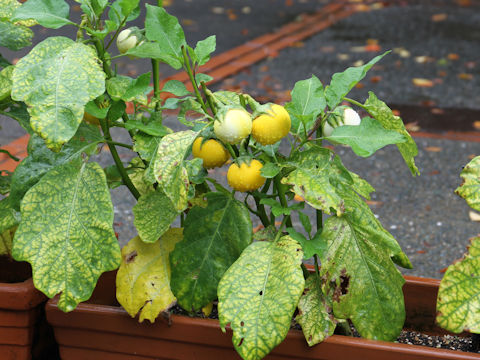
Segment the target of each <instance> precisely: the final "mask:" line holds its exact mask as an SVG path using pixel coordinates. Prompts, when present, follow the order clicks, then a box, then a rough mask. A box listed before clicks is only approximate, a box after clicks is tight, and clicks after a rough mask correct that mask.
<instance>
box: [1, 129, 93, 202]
mask: <svg viewBox="0 0 480 360" xmlns="http://www.w3.org/2000/svg"><path fill="white" fill-rule="evenodd" d="M101 140H102V137H101V135H100V132H99V131H98V129H97V128H96V127H95V126H92V125H87V124H82V125H81V126H80V127H79V129H78V130H77V133H76V134H75V136H74V137H73V138H72V139H71V140H70V141H69V142H68V143H67V144H65V146H64V147H63V148H62V150H61V151H60V152H58V153H54V152H52V151H50V150H49V149H48V148H47V147H46V145H45V142H44V141H43V139H42V138H40V136H38V135H36V134H34V135H32V136H31V137H30V140H29V142H28V147H27V150H28V156H27V157H26V158H25V159H23V161H22V162H21V163H20V164H19V165H18V166H17V167H16V169H15V172H14V173H13V177H12V185H11V191H10V198H11V201H12V202H11V205H12V206H13V207H14V208H15V209H20V201H21V200H22V198H23V196H24V195H25V193H26V192H27V191H28V190H29V189H30V188H31V187H32V186H33V185H35V184H36V183H37V182H38V181H39V180H40V179H41V178H42V177H43V176H44V175H45V174H46V173H47V172H48V171H50V170H51V169H52V168H54V167H56V166H59V165H62V164H65V163H68V162H71V161H75V160H78V159H80V158H81V156H82V154H83V153H86V154H89V155H91V154H93V153H94V152H95V151H96V148H97V144H98V142H99V141H101Z"/></svg>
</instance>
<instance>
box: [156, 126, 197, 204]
mask: <svg viewBox="0 0 480 360" xmlns="http://www.w3.org/2000/svg"><path fill="white" fill-rule="evenodd" d="M197 135H198V133H196V132H193V131H190V130H186V131H178V132H176V133H173V134H168V135H166V136H164V137H163V138H162V140H160V144H159V145H158V150H157V153H156V155H155V158H154V159H153V172H154V175H155V179H156V180H157V182H158V186H159V187H160V188H161V189H162V190H163V191H164V193H165V194H166V195H167V196H168V197H169V198H170V200H171V201H172V204H173V206H174V207H175V209H177V210H178V211H179V212H180V211H183V210H185V208H186V207H187V198H188V189H189V187H190V186H191V185H190V182H189V181H188V172H187V169H186V168H185V161H184V159H185V156H186V154H187V153H188V152H189V151H190V148H191V145H192V143H193V141H194V140H195V138H196V137H197Z"/></svg>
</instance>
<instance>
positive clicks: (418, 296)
mask: <svg viewBox="0 0 480 360" xmlns="http://www.w3.org/2000/svg"><path fill="white" fill-rule="evenodd" d="M109 276H112V275H109ZM438 284H439V281H438V280H435V279H424V278H418V277H410V276H408V277H406V285H405V287H404V293H405V297H406V309H407V321H406V327H407V328H412V327H415V326H416V324H417V323H419V322H420V323H421V322H422V321H423V320H422V318H420V319H412V318H411V316H412V314H413V315H414V316H416V315H418V313H419V312H420V313H423V312H425V315H426V321H429V322H430V323H429V324H427V326H425V328H426V329H427V330H426V332H427V333H433V334H442V333H446V332H445V331H443V330H442V329H440V328H438V327H436V326H435V325H434V323H433V321H434V317H435V308H434V307H432V304H435V299H436V293H437V291H438ZM110 290H111V289H110ZM412 296H413V298H411V297H412ZM432 301H433V302H432ZM428 303H429V304H430V305H428ZM56 305H57V298H54V299H51V300H50V301H49V302H48V303H47V306H46V311H47V318H48V321H49V322H50V323H51V324H52V325H53V326H54V327H58V328H57V329H56V330H55V331H56V334H57V340H58V341H59V343H60V346H61V347H64V348H71V347H75V348H79V347H81V346H85V347H86V348H89V349H90V350H89V351H94V350H95V349H98V351H100V352H102V351H103V352H104V351H107V352H108V351H113V352H118V353H119V356H120V354H125V353H128V352H129V351H132V354H133V353H136V354H138V355H140V356H144V357H145V358H158V354H157V353H155V350H151V349H150V348H152V347H153V348H155V346H154V345H153V344H154V343H155V342H161V343H162V351H165V352H166V353H165V355H164V354H163V353H162V356H166V357H167V354H168V353H169V351H170V352H171V354H172V356H175V357H176V356H177V355H178V354H177V353H176V352H175V349H171V350H168V349H167V348H166V347H168V346H174V347H177V348H178V347H179V346H187V345H188V344H194V345H195V346H197V347H201V346H203V347H204V346H212V347H218V348H219V349H218V351H229V350H232V349H233V346H232V343H231V331H230V330H229V329H228V328H227V334H222V332H221V330H220V326H219V323H218V321H216V320H211V319H195V318H189V317H185V316H177V315H172V316H171V318H170V322H171V325H168V324H167V320H165V319H162V318H159V319H157V321H156V322H155V323H154V324H149V323H138V322H137V320H136V319H132V318H131V317H130V316H129V315H128V314H127V313H126V312H125V311H124V310H123V309H121V308H120V307H115V306H106V305H98V304H92V303H83V304H80V305H79V306H78V307H77V309H76V310H75V311H73V312H72V313H68V314H65V313H63V312H61V311H60V310H59V309H58V308H57V306H56ZM415 306H418V307H419V309H420V310H416V309H414V307H415ZM82 331H83V333H86V335H85V334H83V335H81V332H82ZM67 333H70V335H72V334H75V335H74V336H73V338H69V337H67ZM105 333H108V334H107V335H105ZM82 336H89V337H92V341H94V339H97V338H98V339H99V338H101V337H102V336H104V337H105V338H106V337H108V338H109V339H110V338H112V337H113V338H112V339H117V340H118V339H119V338H122V339H123V340H122V341H121V343H120V344H119V343H118V342H117V343H115V340H108V341H104V343H102V344H99V345H98V346H97V345H96V344H94V343H92V341H89V342H88V343H87V344H79V343H78V339H79V338H81V337H82ZM125 336H131V337H133V338H134V340H133V341H132V343H138V342H139V341H140V339H141V340H142V341H144V342H145V343H146V344H147V343H148V344H150V346H143V347H140V348H135V349H132V344H130V343H128V344H127V343H126V342H125V340H124V338H125ZM182 343H184V344H183V345H182ZM185 343H188V344H187V345H185ZM169 344H171V345H169ZM123 347H124V348H123ZM221 349H223V350H221ZM177 350H178V349H177ZM142 351H143V353H142ZM157 351H158V350H157ZM185 351H186V350H185ZM212 351H213V350H212ZM215 351H217V350H215ZM175 354H177V355H175ZM211 354H213V352H212V353H211ZM232 354H233V353H232ZM338 354H342V356H344V357H345V358H346V357H347V356H348V357H349V358H350V357H351V358H354V359H368V360H375V359H387V358H388V359H390V360H393V359H396V360H404V359H409V360H414V359H418V360H420V359H424V360H426V359H458V360H460V359H463V360H466V359H480V355H479V354H474V353H465V352H458V351H452V350H446V349H435V348H429V347H423V346H415V345H406V344H398V343H389V342H383V341H373V340H365V339H359V338H351V337H345V336H338V335H334V336H331V337H330V338H328V339H327V340H326V341H324V342H323V343H321V344H318V345H316V346H314V347H312V348H309V347H308V345H307V343H306V341H305V339H304V337H303V334H302V332H301V331H297V330H291V331H290V332H289V334H288V336H287V338H286V339H285V341H284V342H283V343H282V344H280V345H279V346H278V347H276V348H275V349H274V350H273V351H272V353H271V355H270V356H269V357H267V358H271V359H274V358H275V359H277V358H282V357H283V356H285V357H290V358H302V359H338V358H339V357H338ZM122 356H123V355H122ZM178 356H179V357H178V358H188V356H187V357H181V356H180V355H178ZM192 356H193V355H192ZM222 356H223V355H222ZM230 356H233V355H230ZM199 359H204V357H199ZM205 359H206V358H205Z"/></svg>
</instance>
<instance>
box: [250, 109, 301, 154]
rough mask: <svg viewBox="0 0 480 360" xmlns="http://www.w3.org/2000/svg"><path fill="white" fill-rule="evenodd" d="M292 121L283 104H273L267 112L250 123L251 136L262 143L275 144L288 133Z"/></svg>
mask: <svg viewBox="0 0 480 360" xmlns="http://www.w3.org/2000/svg"><path fill="white" fill-rule="evenodd" d="M291 125H292V121H291V120H290V115H288V112H287V110H285V108H284V107H283V106H280V105H277V104H273V105H272V106H271V107H270V110H269V111H268V114H262V115H260V116H259V117H257V118H255V120H253V123H252V136H253V138H254V139H255V140H256V141H257V142H259V143H260V144H262V145H271V144H275V143H276V142H277V141H280V140H281V139H283V138H284V137H285V136H287V135H288V133H289V131H290V127H291Z"/></svg>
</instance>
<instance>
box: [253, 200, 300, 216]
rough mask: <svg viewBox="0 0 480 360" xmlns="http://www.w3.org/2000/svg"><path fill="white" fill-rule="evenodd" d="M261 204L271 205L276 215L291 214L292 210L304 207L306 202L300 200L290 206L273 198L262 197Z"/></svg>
mask: <svg viewBox="0 0 480 360" xmlns="http://www.w3.org/2000/svg"><path fill="white" fill-rule="evenodd" d="M260 204H262V205H267V206H270V208H271V210H272V213H273V215H275V216H280V215H290V214H291V212H292V211H297V210H299V209H303V208H304V206H305V203H304V202H300V203H296V204H292V205H289V206H288V207H283V206H282V205H281V204H280V203H279V202H278V201H277V200H275V199H271V198H263V199H261V200H260Z"/></svg>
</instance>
